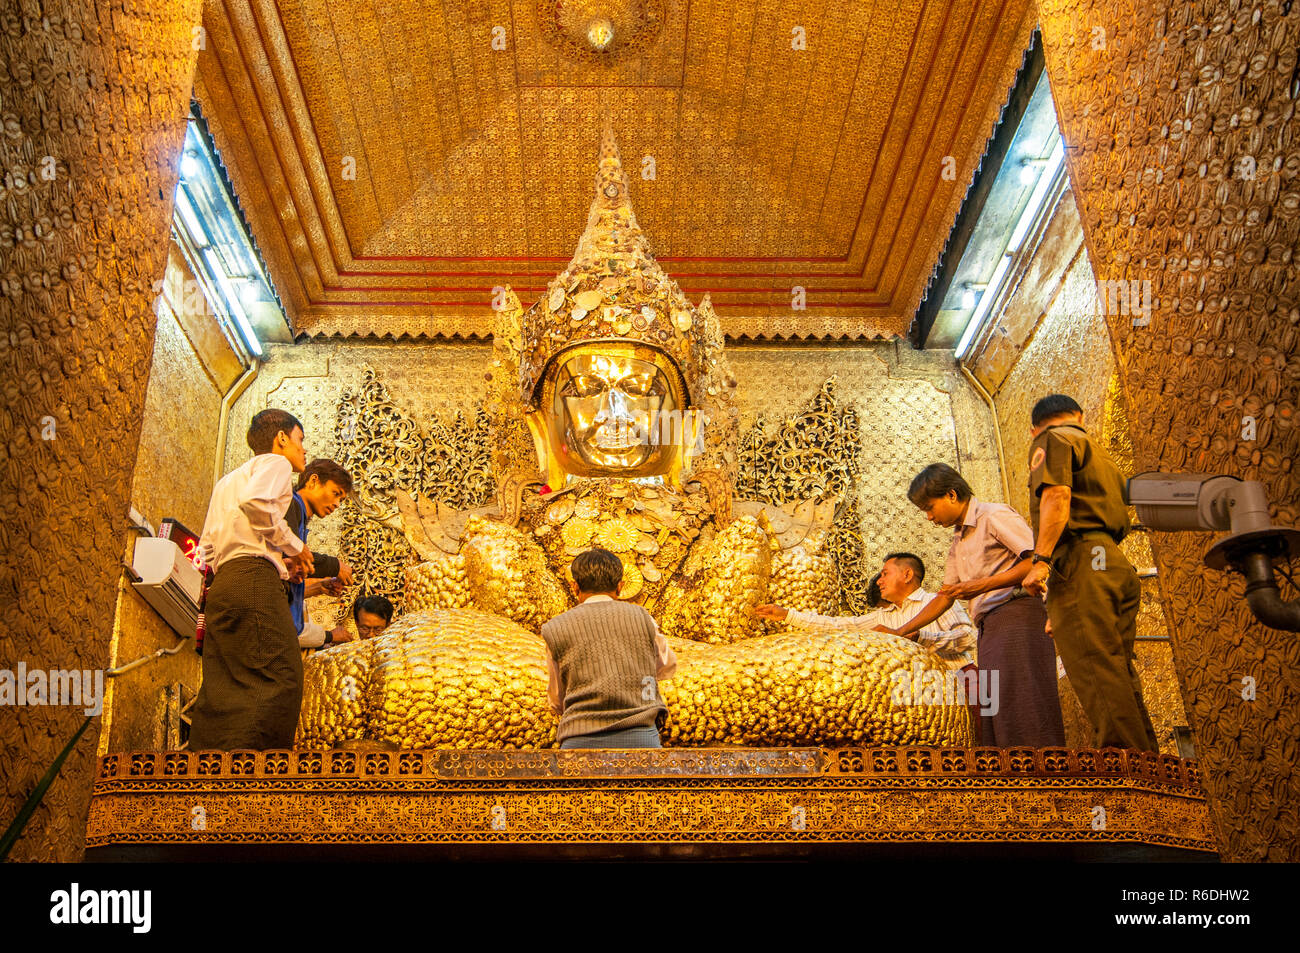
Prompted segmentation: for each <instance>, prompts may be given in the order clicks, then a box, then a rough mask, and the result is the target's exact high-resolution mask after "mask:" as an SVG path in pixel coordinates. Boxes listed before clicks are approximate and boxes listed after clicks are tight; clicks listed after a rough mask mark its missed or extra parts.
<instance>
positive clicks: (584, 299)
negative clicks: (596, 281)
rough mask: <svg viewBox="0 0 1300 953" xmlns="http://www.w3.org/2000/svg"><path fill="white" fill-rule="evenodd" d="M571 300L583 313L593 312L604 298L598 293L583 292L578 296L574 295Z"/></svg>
mask: <svg viewBox="0 0 1300 953" xmlns="http://www.w3.org/2000/svg"><path fill="white" fill-rule="evenodd" d="M573 300H574V302H575V303H576V304H577V305H578V307H579V308H582V309H583V310H584V311H594V310H595V309H596V308H599V307H600V303H601V302H602V301H603V300H604V296H603V295H602V294H601V293H600V292H599V291H584V292H583V293H582V294H580V295H575V296H574V298H573Z"/></svg>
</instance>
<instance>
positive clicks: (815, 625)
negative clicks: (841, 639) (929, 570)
mask: <svg viewBox="0 0 1300 953" xmlns="http://www.w3.org/2000/svg"><path fill="white" fill-rule="evenodd" d="M924 581H925V563H923V562H921V559H920V557H919V556H915V555H913V554H912V553H890V554H889V555H888V556H886V557H885V563H884V565H883V566H882V567H881V569H880V576H879V577H878V578H877V583H876V584H877V586H878V587H879V588H880V596H881V598H882V599H884V601H885V604H884V605H883V606H881V607H880V608H879V609H876V610H875V611H873V612H870V613H868V614H867V615H857V616H828V615H818V614H817V613H815V612H800V611H799V610H798V609H786V608H784V607H782V606H777V605H771V604H768V605H761V606H758V607H756V608H755V609H754V613H755V614H756V615H758V616H760V617H761V618H764V619H773V620H776V621H785V622H789V623H790V624H791V625H792V626H796V627H798V628H801V629H822V630H826V629H835V630H844V629H875V630H876V631H877V632H880V631H885V630H889V629H897V628H900V627H901V626H903V625H905V624H906V623H908V622H910V621H911V620H912V619H913V618H914V617H915V616H916V615H917V614H918V613H919V612H920V611H921V610H922V609H924V608H925V606H926V603H928V602H929V601H930V600H931V599H932V598H933V595H932V594H931V593H929V592H926V591H925V590H924V589H922V588H921V583H923V582H924ZM902 638H906V639H911V640H912V641H914V642H916V643H917V644H919V645H921V646H922V647H924V648H926V649H928V650H929V651H931V652H933V653H934V654H935V655H937V656H938V657H939V658H940V659H942V660H943V661H944V662H946V663H947V665H948V667H949V668H950V669H960V668H965V667H966V666H967V665H971V664H972V663H973V662H974V661H975V628H974V626H972V625H971V622H970V618H969V617H968V616H967V615H966V612H965V610H963V609H962V607H961V606H960V605H956V604H954V605H953V606H952V608H950V609H948V610H947V611H946V612H944V613H943V614H942V615H941V616H939V618H937V619H935V620H934V621H933V622H931V623H929V624H927V625H926V626H925V627H924V628H922V629H921V630H920V631H919V632H914V633H912V634H910V635H905V636H902Z"/></svg>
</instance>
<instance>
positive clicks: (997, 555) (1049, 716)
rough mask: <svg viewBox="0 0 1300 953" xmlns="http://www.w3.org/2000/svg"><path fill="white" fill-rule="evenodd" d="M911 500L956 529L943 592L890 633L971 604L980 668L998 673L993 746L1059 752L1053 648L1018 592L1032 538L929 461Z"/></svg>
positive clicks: (1033, 605) (1039, 613)
mask: <svg viewBox="0 0 1300 953" xmlns="http://www.w3.org/2000/svg"><path fill="white" fill-rule="evenodd" d="M907 495H908V498H909V499H910V500H911V501H912V503H913V504H915V505H916V507H917V508H918V509H921V510H923V511H924V512H925V515H926V518H927V519H928V520H930V522H932V523H934V524H936V525H938V526H945V527H952V528H953V537H952V545H951V546H949V548H948V562H947V564H946V565H945V567H944V578H943V586H941V587H940V589H939V592H938V594H937V595H936V596H935V597H934V599H933V600H931V602H930V603H929V605H927V606H926V607H925V608H924V609H923V610H921V612H920V613H919V614H918V615H917V616H916V617H915V618H914V619H912V620H911V621H910V622H908V623H907V624H905V625H903V626H900V627H899V628H898V629H896V630H895V633H896V634H898V635H907V634H908V633H910V632H913V631H915V630H917V629H920V628H921V627H922V626H924V625H926V624H927V623H928V622H930V621H932V620H933V619H937V618H938V617H939V616H940V615H942V614H943V613H944V612H945V611H947V610H948V609H949V608H950V607H951V606H952V604H953V603H954V602H956V601H957V600H958V599H967V600H969V606H970V615H971V618H972V619H973V620H974V622H975V626H976V628H977V629H978V630H979V641H978V642H977V644H976V656H977V660H978V664H979V667H980V668H981V669H987V670H989V671H996V672H998V679H997V682H996V684H997V685H998V686H999V695H1000V697H999V699H998V702H999V704H998V705H997V706H996V709H997V710H996V714H994V715H991V716H990V715H985V716H983V718H982V719H981V721H982V724H981V726H980V734H981V742H982V743H983V744H985V745H989V746H991V747H999V748H1011V747H1030V748H1047V747H1060V746H1063V745H1064V744H1065V726H1064V724H1063V722H1062V719H1061V703H1060V697H1059V695H1058V694H1057V683H1056V649H1055V646H1054V645H1053V644H1052V639H1051V637H1050V636H1049V635H1047V632H1046V627H1047V610H1046V609H1045V608H1044V607H1043V602H1042V600H1041V599H1038V598H1036V597H1034V596H1031V595H1029V594H1028V593H1026V592H1025V591H1024V589H1022V588H1021V587H1020V583H1021V581H1022V580H1023V579H1024V578H1025V576H1026V575H1028V574H1029V570H1030V568H1031V567H1032V565H1033V563H1032V561H1031V559H1030V556H1031V554H1032V553H1033V550H1034V534H1033V531H1032V530H1031V529H1030V528H1029V524H1028V523H1026V522H1025V519H1024V517H1022V516H1021V515H1020V514H1019V513H1017V512H1016V511H1015V510H1013V509H1012V508H1011V507H1009V506H1007V505H1006V504H1005V503H985V502H983V501H982V500H977V499H975V495H974V494H973V493H972V492H971V488H970V485H969V484H967V482H966V481H965V479H963V478H962V475H961V474H960V473H958V472H957V471H956V470H954V469H953V468H952V467H950V466H948V465H947V464H946V463H932V464H930V465H929V466H928V467H926V468H925V469H924V470H922V471H921V472H920V473H918V474H917V475H916V477H915V478H914V479H913V480H912V485H911V487H910V488H909V489H908V493H907Z"/></svg>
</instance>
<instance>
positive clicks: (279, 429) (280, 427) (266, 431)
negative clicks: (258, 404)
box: [248, 407, 307, 453]
mask: <svg viewBox="0 0 1300 953" xmlns="http://www.w3.org/2000/svg"><path fill="white" fill-rule="evenodd" d="M295 427H297V428H298V429H299V430H302V431H303V433H306V432H307V431H306V430H304V429H303V426H302V423H301V422H299V420H298V418H297V417H295V416H294V415H293V414H291V413H289V411H287V410H277V409H275V408H274V407H268V408H267V409H266V410H261V411H258V412H257V413H256V414H254V415H253V419H252V420H251V421H250V422H249V424H248V449H249V450H252V451H253V452H254V453H270V452H271V450H272V448H273V447H274V446H275V435H276V434H278V433H283V434H284V435H285V436H286V437H292V436H293V429H294V428H295Z"/></svg>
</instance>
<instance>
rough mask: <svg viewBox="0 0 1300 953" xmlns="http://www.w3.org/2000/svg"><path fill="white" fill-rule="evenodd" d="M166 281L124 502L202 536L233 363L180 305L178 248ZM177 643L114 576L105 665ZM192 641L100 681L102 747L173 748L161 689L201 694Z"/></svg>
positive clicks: (212, 333)
mask: <svg viewBox="0 0 1300 953" xmlns="http://www.w3.org/2000/svg"><path fill="white" fill-rule="evenodd" d="M165 278H166V281H165V287H164V289H163V293H162V294H161V295H160V300H159V304H158V324H157V330H156V333H155V335H154V351H153V364H152V367H151V368H150V371H149V389H148V392H147V394H146V396H145V411H144V422H143V425H142V427H141V429H140V449H139V451H138V453H137V455H136V464H135V476H134V479H133V481H132V484H131V503H132V505H134V506H135V508H136V509H137V510H139V511H140V513H142V514H143V515H144V517H145V519H147V520H148V521H149V522H150V523H151V524H152V525H153V526H154V528H155V529H157V528H158V527H159V526H160V525H161V523H162V521H163V520H164V519H166V518H167V517H172V518H174V519H178V520H180V521H181V522H182V523H184V524H185V525H186V526H187V527H188V528H189V529H191V530H193V531H194V532H195V533H199V532H202V530H203V521H204V518H205V517H206V515H207V509H208V498H209V497H210V496H211V494H212V455H213V453H214V452H215V451H216V445H217V426H218V420H219V417H220V411H221V396H222V393H223V392H224V391H225V390H226V389H227V388H228V387H229V385H230V383H232V382H233V377H232V375H236V374H237V373H238V370H239V367H240V365H239V359H238V357H236V355H235V354H234V352H233V351H232V350H231V349H230V346H229V344H228V343H227V341H226V340H225V337H224V336H223V335H222V333H221V329H220V328H219V327H218V326H217V322H216V320H215V318H214V316H213V315H212V313H211V312H210V311H206V310H204V309H201V308H197V307H195V304H196V302H197V301H199V300H201V297H196V296H195V295H193V294H191V295H190V297H189V298H188V307H187V299H186V296H185V291H186V285H185V282H186V281H192V280H193V277H192V275H191V273H190V271H189V269H188V268H187V267H186V265H185V262H184V260H183V258H182V257H181V255H180V250H179V249H178V248H177V247H176V246H175V245H173V246H172V248H171V254H170V256H169V260H168V264H167V271H166V276H165ZM189 290H191V291H193V288H192V287H191V288H190V289H189ZM135 539H136V537H135V534H131V537H130V538H128V540H127V545H126V553H125V555H124V557H123V559H124V561H125V562H127V563H128V564H129V563H130V562H131V559H132V553H133V551H134V547H135ZM179 641H180V639H179V637H178V636H177V635H176V633H175V632H174V631H173V630H172V628H171V627H170V626H169V625H168V624H167V623H166V622H164V621H163V619H162V617H161V616H160V615H158V613H157V612H155V611H154V609H153V608H152V607H151V606H150V605H149V603H147V602H146V601H145V600H144V598H143V597H142V596H140V595H139V594H138V593H137V592H136V591H135V590H134V589H133V588H132V587H131V586H130V585H129V584H128V583H127V582H126V580H125V578H124V579H123V580H122V581H121V582H120V583H119V596H118V601H117V615H116V619H115V621H114V626H113V642H112V645H111V646H110V654H111V658H110V664H111V665H112V666H113V667H114V668H116V667H118V666H120V665H123V664H126V663H128V662H131V661H134V660H135V659H138V658H141V657H143V656H145V655H148V654H150V653H152V652H155V651H156V650H158V649H160V648H172V647H174V646H175V645H177V644H178V642H179ZM193 645H194V643H193V641H192V640H189V639H187V640H186V641H185V642H184V644H183V647H182V649H181V651H180V652H178V653H176V654H175V655H168V656H163V657H161V658H159V659H157V660H155V661H152V662H149V663H148V664H146V665H143V666H141V667H140V668H137V669H133V670H132V671H130V672H128V673H126V674H125V675H123V676H121V677H120V678H115V679H110V680H109V681H108V682H107V698H106V701H105V706H104V707H105V714H104V723H103V726H102V727H103V730H102V731H101V734H100V739H99V750H100V753H104V752H107V751H123V750H129V749H131V748H139V747H140V746H141V745H145V746H148V747H174V746H175V743H176V742H175V740H174V739H171V740H169V739H168V738H166V737H164V736H163V734H162V731H163V724H164V722H163V717H162V706H163V693H164V691H165V690H167V689H168V688H169V687H170V686H172V685H174V684H176V683H178V682H179V683H181V684H183V685H184V686H185V692H187V693H188V694H187V696H186V699H187V700H188V698H189V697H193V694H194V693H197V692H198V688H199V668H200V664H199V657H198V656H197V655H196V654H195V653H194V648H193Z"/></svg>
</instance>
